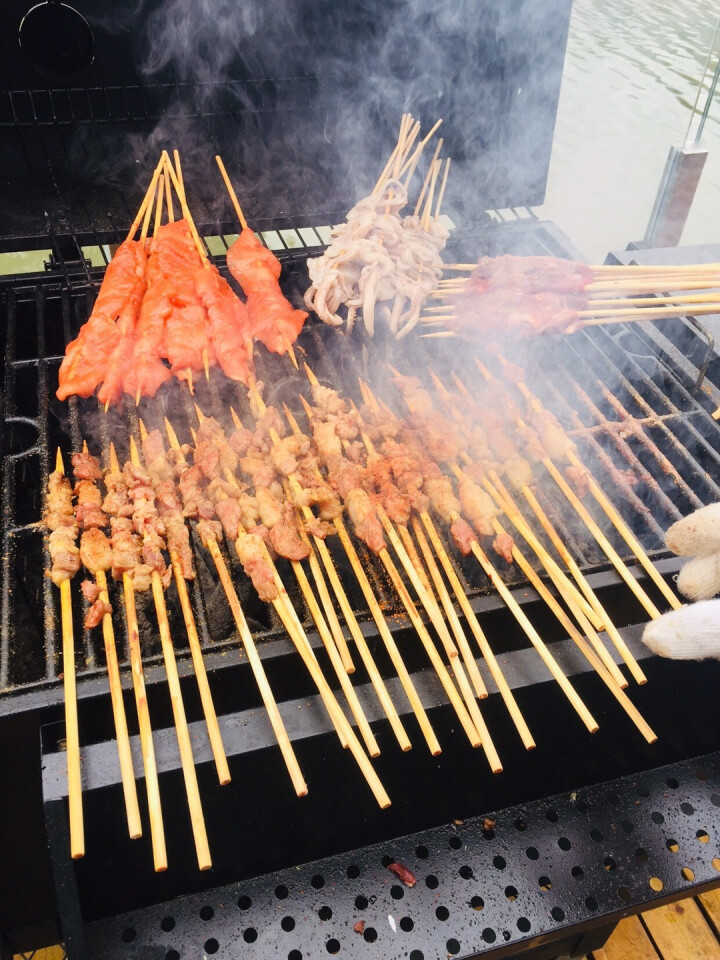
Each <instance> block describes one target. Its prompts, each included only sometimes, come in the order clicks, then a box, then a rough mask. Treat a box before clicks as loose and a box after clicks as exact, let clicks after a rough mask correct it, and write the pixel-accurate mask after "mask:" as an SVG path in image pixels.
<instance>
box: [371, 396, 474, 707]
mask: <svg viewBox="0 0 720 960" xmlns="http://www.w3.org/2000/svg"><path fill="white" fill-rule="evenodd" d="M360 390H361V392H362V395H363V399H364V400H365V402H366V404H367V405H368V406H369V407H370V408H371V409H373V410H374V411H375V412H378V411H379V405H378V402H377V400H376V399H375V397H374V396H373V394H372V392H371V391H370V389H369V388H368V387H367V385H366V384H365V382H364V381H362V380H361V381H360ZM390 415H391V416H393V415H392V414H390ZM395 454H396V456H397V459H398V460H399V461H400V463H401V464H403V466H402V467H401V469H403V470H405V471H407V473H412V471H413V470H415V471H416V473H417V475H418V477H419V476H420V474H421V470H422V465H421V464H420V463H419V461H414V460H411V459H408V454H409V451H406V450H405V449H404V448H403V447H402V445H401V446H398V447H397V448H395ZM396 462H397V460H394V459H391V461H390V468H391V471H393V470H394V464H395V463H396ZM402 476H403V475H402V474H401V477H402ZM398 482H400V479H399V480H398ZM403 482H404V483H407V482H408V481H403ZM415 482H417V481H415ZM398 529H399V531H400V535H401V537H402V539H403V543H404V545H405V548H406V550H407V551H408V554H409V555H410V558H411V561H412V562H413V565H414V566H415V567H416V568H417V569H418V572H419V573H420V575H421V577H422V576H423V574H422V570H423V567H422V564H421V563H420V560H419V558H418V557H417V552H416V550H415V545H414V543H413V541H412V538H411V536H410V534H409V532H408V530H407V527H406V526H405V525H404V524H398ZM421 538H422V539H424V535H423V534H422V531H421ZM418 542H420V546H421V549H423V544H422V542H421V541H420V540H419V541H418ZM423 553H424V554H425V553H426V551H425V550H423ZM428 559H429V562H428ZM426 563H427V564H428V570H429V571H430V575H431V577H432V579H433V583H434V584H435V589H436V590H437V592H438V596H439V597H440V600H441V602H442V605H443V609H444V611H445V615H446V616H447V618H448V620H449V621H450V624H451V626H452V628H453V634H454V636H455V639H456V640H457V644H458V647H459V648H460V650H461V652H462V655H463V660H464V663H465V667H466V669H467V671H468V674H469V676H470V680H471V681H472V685H473V687H474V689H475V692H476V694H477V696H478V697H480V698H481V699H482V698H484V697H487V690H486V688H485V684H484V682H483V679H482V676H481V675H480V671H479V669H478V666H477V663H476V662H475V658H474V657H473V655H472V651H471V650H470V645H469V643H468V641H467V638H466V636H465V632H464V631H463V629H462V627H461V625H460V622H459V620H458V618H457V614H456V613H455V608H454V606H453V603H452V599H451V597H450V595H449V593H448V591H447V587H446V586H445V582H444V581H443V579H442V576H441V574H440V571H439V570H438V568H437V565H436V564H435V561H434V558H433V557H432V554H431V552H430V550H429V548H428V550H427V553H426ZM426 588H427V592H428V594H429V595H430V596H433V593H432V589H431V588H430V585H429V583H426ZM433 599H434V596H433ZM438 612H439V611H438ZM441 639H442V637H441ZM446 649H447V647H446ZM448 652H449V653H450V656H452V655H453V654H452V653H451V652H450V651H448ZM456 655H457V651H455V656H456Z"/></svg>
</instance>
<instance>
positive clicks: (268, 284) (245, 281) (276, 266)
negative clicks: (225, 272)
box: [215, 156, 307, 370]
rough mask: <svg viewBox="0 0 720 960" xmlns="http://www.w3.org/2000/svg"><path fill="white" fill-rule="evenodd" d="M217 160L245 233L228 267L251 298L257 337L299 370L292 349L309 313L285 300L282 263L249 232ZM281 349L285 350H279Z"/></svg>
mask: <svg viewBox="0 0 720 960" xmlns="http://www.w3.org/2000/svg"><path fill="white" fill-rule="evenodd" d="M215 160H216V162H217V165H218V168H219V169H220V174H221V176H222V178H223V181H224V183H225V186H226V188H227V192H228V195H229V196H230V200H231V202H232V205H233V207H234V208H235V213H236V214H237V218H238V220H239V221H240V227H241V229H242V233H241V234H240V236H239V237H238V239H237V240H236V241H235V243H234V244H233V245H232V246H231V247H230V249H229V250H228V252H227V264H228V268H229V270H230V272H231V273H232V275H233V276H234V277H235V279H236V280H237V281H238V283H239V284H240V286H241V287H242V289H243V293H244V294H245V296H246V297H247V307H248V311H249V313H250V317H251V322H252V325H253V335H254V336H255V338H256V339H258V340H260V342H261V343H263V344H264V345H265V346H266V347H267V348H268V350H272V351H273V352H274V353H287V354H288V355H289V357H290V359H291V360H292V363H293V366H294V367H295V369H296V370H297V369H298V363H297V357H296V356H295V351H294V350H293V346H292V345H293V341H294V340H296V339H297V337H298V336H299V334H300V331H301V330H302V327H303V324H304V323H305V320H306V319H307V313H305V311H304V310H294V309H293V307H292V305H291V304H290V303H289V302H288V301H287V300H286V299H285V297H284V296H283V294H282V291H281V290H280V286H279V284H278V278H279V276H280V270H281V267H280V262H279V261H278V259H277V257H276V256H275V255H274V254H273V253H272V252H271V251H270V250H268V249H267V248H266V247H264V246H263V245H262V244H261V243H260V241H259V240H258V239H257V238H256V236H255V234H254V233H253V232H252V230H250V229H249V228H248V225H247V220H246V219H245V215H244V214H243V212H242V208H241V206H240V202H239V201H238V198H237V194H236V193H235V190H234V188H233V185H232V183H231V182H230V177H229V176H228V174H227V170H226V169H225V164H224V163H223V162H222V159H221V158H220V157H219V156H216V157H215ZM281 347H282V348H283V349H279V348H281Z"/></svg>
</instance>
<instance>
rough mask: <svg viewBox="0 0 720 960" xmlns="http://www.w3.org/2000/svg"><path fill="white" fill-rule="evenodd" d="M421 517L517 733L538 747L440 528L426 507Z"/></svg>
mask: <svg viewBox="0 0 720 960" xmlns="http://www.w3.org/2000/svg"><path fill="white" fill-rule="evenodd" d="M420 520H421V521H422V523H423V526H424V527H425V530H426V531H427V534H428V536H429V537H430V542H431V543H432V545H433V548H434V550H435V554H436V555H437V557H438V558H439V560H440V563H441V564H442V567H443V570H444V571H445V575H446V576H447V578H448V580H449V581H450V585H451V587H452V588H453V590H454V592H455V596H456V597H457V599H458V603H459V604H460V607H461V609H462V611H463V613H464V614H465V618H466V620H467V622H468V624H469V626H470V629H471V630H472V632H473V635H474V637H475V639H476V640H477V643H478V646H479V648H480V651H481V653H482V655H483V657H484V658H485V662H486V663H487V666H488V670H489V671H490V674H491V675H492V678H493V680H494V681H495V683H496V685H497V688H498V690H499V691H500V696H501V697H502V698H503V700H504V702H505V706H506V707H507V709H508V713H509V714H510V716H511V717H512V720H513V723H514V724H515V727H516V729H517V731H518V733H519V734H520V738H521V740H522V742H523V744H524V745H525V749H526V750H532V749H534V747H535V740H534V739H533V736H532V734H531V733H530V729H529V727H528V725H527V723H526V722H525V718H524V717H523V715H522V713H521V712H520V708H519V707H518V705H517V702H516V700H515V697H514V695H513V692H512V690H511V689H510V686H509V685H508V682H507V680H506V679H505V676H504V674H503V672H502V670H501V669H500V665H499V664H498V662H497V659H496V658H495V654H494V653H493V652H492V649H491V647H490V644H489V643H488V640H487V637H486V636H485V633H484V632H483V630H482V627H481V626H480V623H479V621H478V619H477V617H476V616H475V611H474V610H473V609H472V607H471V606H470V601H469V600H468V598H467V596H466V594H465V591H464V590H463V588H462V584H461V583H460V581H459V579H458V577H457V574H456V573H455V570H454V568H453V565H452V563H451V561H450V557H449V556H448V554H447V551H446V550H445V547H444V545H443V543H442V541H441V539H440V536H439V534H438V532H437V529H436V528H435V524H434V523H433V521H432V518H431V517H430V514H429V513H427V511H423V512H422V513H421V514H420ZM411 523H412V524H413V529H414V530H415V533H416V534H417V530H418V529H419V524H418V520H417V518H416V517H413V518H412V520H411Z"/></svg>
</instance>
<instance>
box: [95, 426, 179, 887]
mask: <svg viewBox="0 0 720 960" xmlns="http://www.w3.org/2000/svg"><path fill="white" fill-rule="evenodd" d="M109 459H110V469H111V470H112V471H113V473H119V472H120V464H119V462H118V458H117V454H116V453H115V446H114V445H113V444H112V443H111V444H110V457H109ZM122 584H123V597H124V600H125V619H126V622H127V632H128V648H129V651H130V668H131V671H132V680H133V692H134V694H135V706H136V709H137V715H138V727H139V731H140V749H141V751H142V758H143V770H144V771H145V789H146V791H147V799H148V812H149V815H150V838H151V842H152V850H153V863H154V866H155V870H156V872H157V873H161V872H162V871H163V870H167V851H166V848H165V828H164V826H163V818H162V807H161V804H160V785H159V783H158V775H157V765H156V763H155V747H154V745H153V738H152V727H151V725H150V711H149V709H148V702H147V693H146V692H145V677H144V675H143V666H142V654H141V652H140V630H139V628H138V622H137V612H136V610H135V591H134V589H133V582H132V577H131V576H130V574H129V573H124V574H123V579H122Z"/></svg>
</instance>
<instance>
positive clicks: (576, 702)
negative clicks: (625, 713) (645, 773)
mask: <svg viewBox="0 0 720 960" xmlns="http://www.w3.org/2000/svg"><path fill="white" fill-rule="evenodd" d="M405 402H406V403H407V399H406V401H405ZM410 409H411V411H412V408H411V407H410ZM458 519H460V514H458V513H457V512H455V511H453V513H452V515H451V520H452V521H453V522H454V521H455V520H458ZM470 546H471V550H472V552H473V554H474V555H475V558H476V559H477V560H478V561H479V563H480V565H481V567H482V568H483V570H484V571H485V574H486V576H487V577H488V579H489V580H490V582H491V583H492V585H493V586H494V587H495V589H496V590H497V591H498V593H499V594H500V596H501V597H502V599H503V600H504V601H505V604H506V605H507V606H508V607H509V609H510V610H511V612H512V613H513V615H514V616H515V619H516V620H517V622H518V624H519V625H520V627H521V628H522V630H523V631H524V633H525V635H526V636H527V637H528V639H529V640H530V642H531V643H532V644H533V646H534V647H535V649H536V650H537V651H538V653H539V654H540V656H541V658H542V660H543V662H544V663H545V665H546V666H547V667H548V669H549V670H550V672H551V674H552V675H553V676H554V677H555V679H556V680H557V682H558V684H559V685H560V687H561V689H562V691H563V693H565V695H566V696H567V698H568V699H569V700H570V702H571V703H572V705H573V707H574V708H575V710H576V711H577V713H578V715H579V716H580V718H581V719H582V721H583V723H584V724H585V725H586V727H587V728H588V730H590V731H591V732H594V731H595V730H597V729H598V724H597V722H596V721H595V719H594V717H593V716H592V714H591V713H590V711H589V710H588V709H587V707H586V706H585V704H584V703H583V701H582V699H581V698H580V696H579V695H578V693H577V691H576V690H575V688H574V687H573V686H572V684H571V683H570V681H569V680H568V679H567V677H566V676H565V674H564V673H563V672H562V670H561V669H560V667H559V666H558V664H557V662H556V661H555V658H554V657H553V656H552V654H551V653H550V651H549V650H548V649H547V646H546V645H545V643H544V641H543V640H542V639H541V637H540V635H539V634H538V632H537V631H536V630H535V628H534V627H533V625H532V624H531V623H530V621H529V620H528V618H527V616H526V615H525V613H524V612H523V610H522V608H521V607H520V605H519V604H518V602H517V601H516V600H515V597H514V596H513V595H512V593H511V592H510V590H509V589H508V588H507V586H506V584H505V582H504V581H503V579H502V578H501V577H500V575H499V574H498V572H497V570H496V569H495V567H494V566H493V564H492V563H491V562H490V560H489V559H488V557H487V555H486V554H485V552H484V550H483V549H482V548H481V546H480V544H479V542H478V541H477V540H473V541H472V543H471V545H470Z"/></svg>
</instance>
